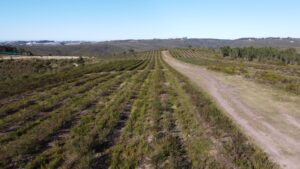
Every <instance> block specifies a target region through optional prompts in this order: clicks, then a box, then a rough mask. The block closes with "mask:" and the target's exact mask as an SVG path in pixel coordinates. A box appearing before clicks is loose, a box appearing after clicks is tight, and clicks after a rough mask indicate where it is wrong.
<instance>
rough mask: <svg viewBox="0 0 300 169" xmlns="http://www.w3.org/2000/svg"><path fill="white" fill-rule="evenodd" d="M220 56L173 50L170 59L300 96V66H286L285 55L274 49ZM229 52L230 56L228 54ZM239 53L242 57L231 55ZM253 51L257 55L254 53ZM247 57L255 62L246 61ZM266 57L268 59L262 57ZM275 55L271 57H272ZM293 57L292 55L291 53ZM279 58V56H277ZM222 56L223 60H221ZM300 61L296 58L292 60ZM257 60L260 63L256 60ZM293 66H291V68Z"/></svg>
mask: <svg viewBox="0 0 300 169" xmlns="http://www.w3.org/2000/svg"><path fill="white" fill-rule="evenodd" d="M222 50H226V52H224V51H223V54H222V53H220V52H218V51H217V50H213V49H174V50H172V51H171V53H172V55H173V56H174V57H176V58H178V59H180V60H182V61H184V62H188V63H192V64H197V65H201V66H205V67H207V68H208V69H210V70H214V71H219V72H224V73H226V74H229V75H242V76H244V77H245V78H249V79H251V80H254V81H257V82H260V83H263V84H267V85H270V86H274V87H276V88H278V89H282V90H285V91H289V92H291V93H293V94H300V66H299V65H295V64H296V63H297V62H289V64H288V63H285V62H282V60H287V59H280V58H281V57H284V58H289V57H288V55H285V54H286V53H290V52H289V51H290V50H288V51H280V50H277V49H273V48H259V49H256V48H234V49H232V48H228V47H225V48H222ZM227 51H229V53H227ZM236 51H240V52H241V53H243V54H240V56H241V57H237V56H235V55H234V56H233V54H232V53H236ZM254 51H256V52H254ZM249 53H252V54H251V55H253V56H251V57H253V58H255V59H250V60H249V59H248V56H249ZM264 53H269V54H270V56H268V55H264ZM272 53H274V55H272ZM291 53H293V52H291ZM277 54H279V55H280V56H279V55H277ZM224 56H225V57H224ZM297 57H299V55H298V54H295V58H297ZM259 58H260V59H259ZM292 63H293V64H292Z"/></svg>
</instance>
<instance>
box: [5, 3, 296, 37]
mask: <svg viewBox="0 0 300 169" xmlns="http://www.w3.org/2000/svg"><path fill="white" fill-rule="evenodd" d="M0 20H1V25H0V30H1V31H0V40H1V41H3V40H41V39H50V40H93V41H102V40H116V39H152V38H177V37H189V38H223V39H234V38H240V37H250V36H251V37H269V36H274V37H298V38H299V37H300V22H299V20H300V1H298V0H205V1H204V0H1V2H0Z"/></svg>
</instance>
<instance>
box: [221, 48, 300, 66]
mask: <svg viewBox="0 0 300 169" xmlns="http://www.w3.org/2000/svg"><path fill="white" fill-rule="evenodd" d="M221 53H222V56H223V57H233V58H241V59H246V60H248V61H253V60H258V61H279V62H282V63H285V64H300V54H298V53H297V52H296V50H295V49H292V48H290V49H286V50H280V49H277V48H271V47H264V48H254V47H244V48H231V47H229V46H225V47H222V48H221Z"/></svg>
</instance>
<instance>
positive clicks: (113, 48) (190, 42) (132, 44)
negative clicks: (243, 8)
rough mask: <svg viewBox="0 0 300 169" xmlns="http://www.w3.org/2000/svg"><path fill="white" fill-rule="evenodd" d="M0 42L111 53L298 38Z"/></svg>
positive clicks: (40, 51) (44, 51)
mask: <svg viewBox="0 0 300 169" xmlns="http://www.w3.org/2000/svg"><path fill="white" fill-rule="evenodd" d="M0 45H9V46H17V47H20V46H21V47H22V48H24V49H26V50H29V51H31V52H32V53H33V54H34V55H50V54H51V55H72V56H73V55H86V56H103V55H114V54H119V53H122V52H127V51H128V50H132V49H133V50H135V51H146V50H155V49H165V48H187V47H205V48H219V47H223V46H231V47H248V46H253V47H276V48H296V49H297V50H300V38H279V37H267V38H254V37H246V38H240V39H234V40H230V39H197V38H177V39H145V40H143V39H142V40H132V39H129V40H115V41H102V42H94V41H51V40H41V41H7V42H0Z"/></svg>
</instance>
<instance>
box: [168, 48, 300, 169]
mask: <svg viewBox="0 0 300 169" xmlns="http://www.w3.org/2000/svg"><path fill="white" fill-rule="evenodd" d="M162 56H163V59H164V61H165V62H166V63H168V64H169V65H170V66H172V67H173V68H174V69H175V70H177V71H178V72H180V73H181V74H183V75H185V76H186V77H188V78H189V79H190V80H191V82H193V83H195V84H196V85H197V86H199V87H200V88H201V89H202V90H204V91H205V92H207V94H209V95H210V96H211V97H212V98H213V99H214V101H215V102H216V104H217V105H218V107H220V108H221V109H222V110H223V111H224V112H226V113H227V114H228V115H229V116H230V117H231V118H232V119H233V121H234V122H235V123H236V124H237V125H238V126H239V127H240V128H241V129H242V131H244V133H245V134H246V135H248V136H249V137H250V138H251V139H252V140H253V141H254V142H255V143H256V145H258V146H259V147H260V148H261V149H262V150H264V151H265V152H266V153H267V154H268V155H269V156H270V157H271V159H273V160H274V161H275V162H276V163H278V164H279V165H280V166H281V168H287V169H299V168H300V104H299V103H300V97H298V96H290V95H288V94H284V93H282V91H277V90H273V89H271V88H270V87H266V86H263V85H260V84H256V83H254V82H251V81H249V80H246V79H244V78H242V77H239V76H227V75H223V74H221V73H215V72H211V71H208V70H207V69H205V68H202V67H199V66H196V65H191V64H188V63H184V62H181V61H179V60H177V59H175V58H173V57H172V56H171V55H170V53H169V52H168V51H162Z"/></svg>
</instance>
